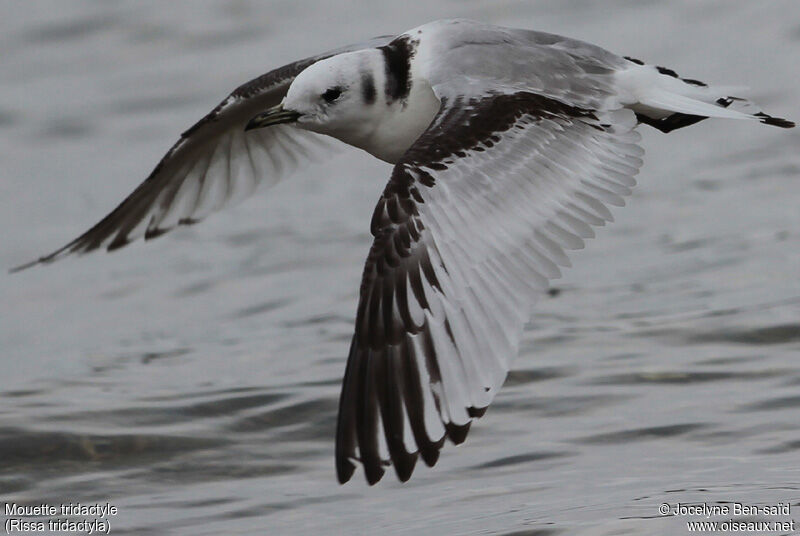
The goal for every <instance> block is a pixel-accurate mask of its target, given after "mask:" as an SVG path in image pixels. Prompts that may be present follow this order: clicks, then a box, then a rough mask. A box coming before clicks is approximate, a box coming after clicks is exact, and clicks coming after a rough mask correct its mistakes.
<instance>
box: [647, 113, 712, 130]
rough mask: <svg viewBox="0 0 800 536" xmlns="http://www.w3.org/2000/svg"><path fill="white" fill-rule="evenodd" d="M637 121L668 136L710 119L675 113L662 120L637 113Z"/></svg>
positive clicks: (702, 116)
mask: <svg viewBox="0 0 800 536" xmlns="http://www.w3.org/2000/svg"><path fill="white" fill-rule="evenodd" d="M636 119H638V120H639V122H640V123H644V124H645V125H650V126H651V127H653V128H657V129H658V130H660V131H661V132H663V133H665V134H667V133H669V132H672V131H673V130H676V129H678V128H683V127H688V126H689V125H694V124H695V123H699V122H700V121H702V120H703V119H708V117H706V116H704V115H691V114H681V113H675V114H672V115H669V116H667V117H664V118H662V119H653V118H652V117H647V116H646V115H643V114H638V113H637V114H636Z"/></svg>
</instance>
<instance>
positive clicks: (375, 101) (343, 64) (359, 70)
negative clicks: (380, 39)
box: [247, 50, 385, 146]
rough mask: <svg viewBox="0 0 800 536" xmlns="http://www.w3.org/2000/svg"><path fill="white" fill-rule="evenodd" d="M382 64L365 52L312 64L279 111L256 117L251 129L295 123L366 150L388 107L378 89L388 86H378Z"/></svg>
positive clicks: (289, 92) (251, 122)
mask: <svg viewBox="0 0 800 536" xmlns="http://www.w3.org/2000/svg"><path fill="white" fill-rule="evenodd" d="M378 61H380V54H379V53H378V51H377V50H361V51H357V52H350V53H346V54H339V55H337V56H333V57H331V58H327V59H324V60H321V61H318V62H317V63H314V64H312V65H311V66H309V67H308V68H307V69H305V70H304V71H302V72H301V73H300V74H298V75H297V77H296V78H295V79H294V81H293V82H292V84H291V85H290V86H289V90H288V91H287V93H286V97H285V98H284V99H283V102H282V103H281V104H280V105H279V106H276V107H275V108H272V109H270V110H267V111H265V112H264V113H262V114H259V115H257V116H256V117H254V118H253V119H252V120H251V121H250V123H249V124H248V127H247V128H248V129H251V128H261V127H264V126H269V125H274V124H277V123H288V122H294V123H295V124H296V126H298V127H300V128H303V129H306V130H311V131H314V132H319V133H321V134H328V135H330V136H333V137H335V138H339V139H340V140H342V141H345V142H347V143H351V144H352V145H357V146H358V145H360V144H359V143H358V142H359V140H361V139H363V138H366V137H368V136H369V135H370V134H371V133H372V132H374V130H375V129H376V128H377V127H378V125H379V123H380V121H381V114H382V108H383V107H385V103H384V102H382V99H379V94H378V90H377V89H376V85H377V84H381V85H382V83H383V80H376V72H379V71H377V69H376V67H377V65H376V63H377V62H378ZM382 105H383V106H382Z"/></svg>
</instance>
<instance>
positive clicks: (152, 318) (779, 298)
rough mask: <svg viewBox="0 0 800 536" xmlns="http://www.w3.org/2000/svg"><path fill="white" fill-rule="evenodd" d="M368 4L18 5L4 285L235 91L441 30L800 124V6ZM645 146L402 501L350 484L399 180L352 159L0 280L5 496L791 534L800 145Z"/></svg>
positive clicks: (735, 131)
mask: <svg viewBox="0 0 800 536" xmlns="http://www.w3.org/2000/svg"><path fill="white" fill-rule="evenodd" d="M366 6H367V5H366V4H362V3H359V2H341V3H336V5H334V4H333V3H331V2H323V1H315V2H294V1H291V0H284V1H273V2H256V1H255V0H252V1H245V0H240V1H216V2H214V1H203V2H200V1H193V2H188V1H186V2H175V1H172V2H156V1H138V2H133V1H128V2H114V3H111V2H101V1H77V0H76V1H71V2H62V1H51V2H44V1H38V0H36V1H29V2H7V3H4V4H3V6H2V8H0V12H1V13H2V16H0V73H2V75H0V162H2V164H1V166H2V176H0V230H2V232H0V266H2V267H6V268H8V267H11V266H13V265H16V264H19V263H21V262H24V261H27V260H29V259H30V258H32V257H35V256H37V255H39V254H42V253H46V252H49V251H51V250H52V249H54V248H56V247H58V246H60V245H62V244H63V243H65V242H66V241H67V240H69V239H71V238H73V237H74V236H76V235H77V234H78V233H79V232H81V231H83V230H85V229H86V228H87V227H88V226H89V225H90V224H93V223H95V221H97V220H98V219H99V218H100V217H101V216H103V215H104V214H105V213H106V212H107V211H108V210H110V209H111V208H112V207H113V206H115V205H116V203H117V202H118V201H119V200H121V199H122V198H123V197H124V196H125V195H126V194H127V193H129V191H130V190H131V189H132V188H133V187H134V186H135V185H136V184H138V183H139V181H140V180H142V179H143V178H144V177H145V176H146V175H147V174H148V173H149V171H150V169H151V168H152V166H153V165H154V164H155V162H156V161H157V160H158V159H159V158H160V157H161V155H162V154H163V152H164V151H165V150H166V149H167V148H168V147H169V146H170V145H171V144H172V142H173V141H174V140H175V139H176V137H177V135H178V134H179V133H180V132H181V131H182V130H183V129H184V128H185V127H187V126H189V125H190V124H192V123H193V122H194V121H195V120H196V119H198V118H199V117H200V116H201V115H203V114H204V113H205V112H207V111H208V110H209V109H210V108H211V107H213V106H214V105H215V104H216V103H217V102H218V101H219V100H220V99H221V98H222V97H223V96H224V95H225V94H227V92H228V91H229V90H231V89H232V88H233V87H235V86H236V85H238V84H239V83H241V82H243V81H245V80H248V79H249V78H252V77H255V76H257V75H259V74H261V73H262V72H265V71H267V70H269V69H271V68H273V67H275V66H279V65H282V64H284V63H287V62H289V61H293V60H294V59H297V58H299V57H303V56H306V55H310V54H313V53H316V52H319V51H321V50H325V49H329V48H333V47H336V46H339V45H341V44H344V43H347V42H353V41H358V40H361V39H363V38H366V37H369V36H372V35H378V34H384V33H398V32H400V31H403V30H405V29H408V28H411V27H413V26H416V25H418V24H420V23H422V22H425V21H428V20H432V19H435V18H440V17H449V16H467V17H471V18H476V19H480V20H485V21H490V22H493V23H497V24H506V25H513V26H524V27H530V28H537V29H543V30H547V31H552V32H556V33H563V34H567V35H571V36H574V37H579V38H583V39H586V40H589V41H593V42H596V43H598V44H601V45H604V46H605V47H607V48H609V49H611V50H613V51H616V52H619V53H622V54H628V55H632V56H635V57H639V58H642V59H645V60H648V61H652V62H656V63H659V64H663V65H666V66H669V67H672V68H674V69H675V70H677V71H678V72H679V73H681V74H682V75H685V76H688V77H692V78H700V79H703V80H707V81H714V82H717V83H724V84H734V85H736V84H742V85H748V86H751V87H752V88H753V91H752V95H753V96H754V97H755V98H756V99H757V100H758V101H759V102H760V103H761V104H762V105H763V106H764V107H765V108H766V109H767V111H769V112H771V113H774V114H776V115H782V116H787V117H789V118H791V119H794V120H797V119H800V106H798V97H797V88H798V87H799V86H800V67H798V64H797V57H798V56H800V5H798V4H797V2H796V1H794V0H785V1H775V2H769V3H761V2H750V1H748V0H736V1H733V0H725V1H704V2H695V1H690V0H683V1H675V2H669V3H666V2H641V1H638V0H637V1H633V0H630V1H623V0H617V1H613V2H611V1H609V2H602V3H601V2H590V1H588V0H586V1H578V0H571V1H563V2H558V3H556V2H512V1H491V2H489V1H483V2H479V1H470V2H461V1H441V2H428V3H426V4H425V5H424V6H421V5H419V6H416V7H408V6H405V5H403V3H402V2H371V3H369V4H368V6H369V8H368V9H366V10H363V8H365V7H366ZM642 130H643V133H644V140H643V143H644V146H645V147H646V149H647V152H648V154H647V158H646V161H645V166H644V169H643V171H642V173H641V175H640V179H641V181H640V182H641V186H640V187H639V188H638V189H637V190H636V191H635V193H634V195H633V198H632V199H631V201H630V203H629V205H630V206H629V207H627V208H625V209H623V210H617V211H616V212H615V215H616V217H617V222H616V223H614V224H613V225H612V226H610V228H608V229H603V230H601V231H600V233H599V235H600V236H599V238H598V240H595V241H593V242H592V243H591V244H590V247H588V248H587V250H585V251H581V252H578V253H577V254H575V255H573V261H574V265H575V268H574V269H572V270H569V271H568V272H567V273H566V275H565V277H564V278H563V279H562V280H559V281H557V282H556V287H557V289H559V290H560V292H558V293H554V294H555V295H554V296H551V297H548V298H546V299H544V300H542V301H541V302H540V304H539V307H538V309H537V312H536V314H535V315H534V317H533V318H532V322H531V325H530V326H529V328H528V330H527V333H526V336H525V340H524V343H523V350H522V352H521V355H520V357H519V359H518V360H517V362H516V367H515V370H514V372H513V373H512V374H511V376H510V377H509V379H508V381H507V383H506V386H505V387H504V389H503V390H502V392H501V394H500V395H499V397H498V399H497V400H496V402H495V404H494V405H493V406H492V407H491V409H490V410H489V412H488V413H487V414H486V416H485V417H484V418H483V419H481V420H480V421H479V422H478V423H477V425H475V426H473V429H472V432H471V434H470V435H471V437H470V438H469V440H468V441H467V443H466V444H464V445H462V446H460V447H458V448H453V447H449V448H448V449H447V450H446V451H445V452H444V454H443V456H442V458H441V461H440V463H439V464H438V465H437V467H435V468H434V469H432V470H430V469H427V468H424V467H420V468H418V469H417V472H416V474H415V475H414V477H413V478H412V480H411V481H410V482H409V483H407V484H404V485H401V484H399V483H397V482H396V481H394V480H393V478H387V479H385V481H383V482H381V483H380V485H378V486H376V487H373V488H368V487H367V486H366V484H365V483H364V482H363V480H362V479H360V478H359V479H357V480H354V481H353V482H351V483H350V484H348V485H346V486H343V487H341V486H339V485H338V484H337V483H336V481H335V477H334V472H333V431H334V425H335V414H336V405H337V396H338V390H339V382H340V378H341V376H342V373H343V370H344V364H345V357H346V354H347V349H348V344H349V339H350V336H351V330H352V323H353V316H354V313H355V308H356V300H357V290H358V282H359V277H360V274H361V268H362V262H363V260H364V258H365V256H366V252H367V250H368V248H369V244H370V242H371V240H370V236H369V233H368V221H369V217H370V215H371V212H372V208H373V206H374V203H375V201H376V199H377V196H378V195H379V192H380V190H381V189H382V188H383V184H384V183H385V181H386V179H387V177H388V173H389V167H388V166H387V165H385V164H382V163H380V162H378V161H376V160H373V159H371V158H370V157H368V156H366V155H364V154H360V153H359V152H357V151H355V150H344V151H342V152H341V154H340V155H339V156H337V157H335V158H334V159H332V160H331V161H329V162H327V163H325V165H324V166H322V165H312V166H310V167H308V168H306V169H304V170H303V171H301V172H299V173H297V174H295V176H294V177H293V179H292V180H289V181H286V182H284V183H282V184H281V185H279V186H278V187H276V188H274V189H272V190H269V191H262V192H260V193H259V195H257V196H255V197H254V198H253V199H250V200H249V201H247V202H246V203H244V204H242V205H240V206H239V207H237V208H235V209H233V210H229V211H226V212H224V213H222V214H219V215H217V216H215V217H212V218H210V219H209V220H208V221H206V222H204V223H203V224H202V225H199V226H196V227H194V228H190V229H182V230H179V231H177V232H174V233H172V234H171V235H169V236H167V237H164V238H161V239H159V240H156V241H154V242H151V243H148V244H135V245H133V246H131V247H128V248H126V249H125V250H122V251H119V252H117V253H115V254H113V255H106V254H96V255H92V256H89V257H83V258H79V259H70V260H67V261H63V262H61V263H58V264H56V265H52V266H48V267H44V268H37V269H33V270H30V271H26V272H23V273H20V274H16V275H14V276H10V275H2V274H0V367H1V370H2V373H0V500H2V501H4V502H6V501H17V502H20V503H23V502H25V503H41V502H46V503H49V504H56V505H57V504H60V503H65V502H66V503H69V502H82V503H93V502H103V503H104V502H110V503H112V504H114V505H115V506H117V507H118V509H119V513H118V515H117V516H115V517H114V518H112V520H111V522H112V531H113V533H115V534H134V533H136V534H194V535H197V534H221V533H225V534H255V533H265V532H269V533H271V534H309V533H315V532H324V533H327V534H354V533H369V534H373V533H381V534H396V533H411V532H413V533H417V534H505V535H512V534H513V535H518V536H519V535H554V534H596V535H599V534H604V535H611V534H684V533H685V532H686V528H685V525H684V521H685V520H686V518H675V517H666V518H664V517H661V516H659V515H658V512H657V506H658V505H659V504H660V503H662V502H667V503H670V504H674V503H676V502H685V503H689V502H707V503H709V504H723V503H726V502H727V501H739V502H744V503H749V504H772V503H778V502H787V501H788V502H791V503H792V505H793V508H794V510H793V512H792V516H791V517H794V518H797V520H798V521H800V505H799V504H798V501H800V463H798V462H799V461H800V419H799V418H798V417H800V359H799V358H800V353H799V352H798V350H800V278H799V277H798V274H800V210H798V207H800V152H799V151H798V146H800V144H799V143H798V142H800V131H797V130H795V131H788V132H787V131H783V130H779V129H773V128H768V127H764V126H761V125H754V124H741V123H734V122H724V121H717V122H711V121H706V122H704V123H701V124H699V125H697V126H695V127H692V128H689V129H685V130H681V131H679V132H675V133H673V134H671V135H669V136H665V135H663V134H661V133H658V132H656V131H654V130H652V129H642ZM390 476H391V475H390ZM690 519H691V518H690ZM777 520H788V518H785V517H784V518H777ZM4 521H5V518H4Z"/></svg>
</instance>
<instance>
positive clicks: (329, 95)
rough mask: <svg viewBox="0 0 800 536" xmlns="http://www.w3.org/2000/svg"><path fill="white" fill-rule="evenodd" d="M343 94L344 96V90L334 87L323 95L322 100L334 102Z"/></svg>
mask: <svg viewBox="0 0 800 536" xmlns="http://www.w3.org/2000/svg"><path fill="white" fill-rule="evenodd" d="M341 94H342V88H340V87H332V88H330V89H328V90H326V91H325V93H323V94H322V98H323V99H324V100H325V102H333V101H335V100H336V99H338V98H339V97H340V96H341Z"/></svg>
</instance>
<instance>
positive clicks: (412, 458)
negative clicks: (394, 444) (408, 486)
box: [394, 453, 418, 482]
mask: <svg viewBox="0 0 800 536" xmlns="http://www.w3.org/2000/svg"><path fill="white" fill-rule="evenodd" d="M417 458H418V455H417V453H414V454H407V455H405V456H401V457H398V458H397V459H395V460H394V471H395V473H397V478H398V479H399V480H400V482H408V479H409V478H411V473H413V472H414V467H415V466H416V465H417Z"/></svg>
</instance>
